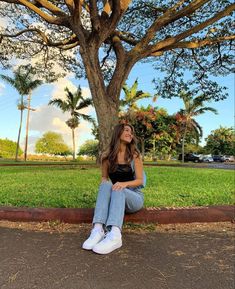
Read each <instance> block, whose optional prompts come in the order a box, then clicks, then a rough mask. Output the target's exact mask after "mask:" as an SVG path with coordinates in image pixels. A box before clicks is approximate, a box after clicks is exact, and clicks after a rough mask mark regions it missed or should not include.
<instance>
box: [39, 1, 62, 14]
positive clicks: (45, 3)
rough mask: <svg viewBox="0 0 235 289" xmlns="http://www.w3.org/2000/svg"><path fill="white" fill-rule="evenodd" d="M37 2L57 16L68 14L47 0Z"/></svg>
mask: <svg viewBox="0 0 235 289" xmlns="http://www.w3.org/2000/svg"><path fill="white" fill-rule="evenodd" d="M35 2H36V3H39V4H40V5H41V7H44V8H46V9H47V10H49V11H50V12H52V13H53V14H54V15H57V16H63V17H65V16H66V14H65V13H64V12H63V11H62V10H61V9H60V8H58V7H57V6H55V5H53V4H52V3H51V2H48V1H47V0H35Z"/></svg>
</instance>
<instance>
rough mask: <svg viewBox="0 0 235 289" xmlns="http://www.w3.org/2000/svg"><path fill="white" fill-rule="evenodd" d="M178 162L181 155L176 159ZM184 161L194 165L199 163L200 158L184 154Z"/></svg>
mask: <svg viewBox="0 0 235 289" xmlns="http://www.w3.org/2000/svg"><path fill="white" fill-rule="evenodd" d="M178 160H179V161H181V160H182V154H180V155H179V158H178ZM184 161H185V162H194V163H198V162H200V161H201V159H200V157H199V156H198V155H196V154H193V153H190V154H185V155H184Z"/></svg>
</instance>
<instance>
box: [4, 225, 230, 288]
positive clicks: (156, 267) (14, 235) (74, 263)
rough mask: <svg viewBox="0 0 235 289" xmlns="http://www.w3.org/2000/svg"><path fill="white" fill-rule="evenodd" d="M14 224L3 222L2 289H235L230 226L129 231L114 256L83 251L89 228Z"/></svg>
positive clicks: (86, 226)
mask: <svg viewBox="0 0 235 289" xmlns="http://www.w3.org/2000/svg"><path fill="white" fill-rule="evenodd" d="M9 224H12V223H9V222H6V223H4V222H0V288H1V289H33V288H35V289H80V288H81V289H120V288H123V289H234V253H235V252H234V230H233V229H234V228H233V226H232V225H231V224H229V223H220V224H216V225H215V226H213V225H211V224H210V225H206V226H204V227H203V225H196V224H190V225H180V226H179V227H177V226H174V227H169V226H168V227H167V226H165V227H164V226H163V227H158V226H157V227H156V228H154V229H153V228H151V226H150V228H148V229H147V230H146V229H140V230H139V229H138V228H139V227H137V229H135V228H134V229H131V230H128V229H124V230H123V247H122V248H121V249H119V250H117V251H114V252H113V253H111V254H109V255H98V254H95V253H93V252H92V251H85V250H82V249H81V244H82V242H83V241H84V240H85V238H86V237H87V235H88V233H89V230H90V226H89V225H78V224H77V225H69V226H72V227H63V228H62V229H61V227H58V228H59V229H58V228H57V227H56V228H54V227H51V224H49V225H50V226H49V228H46V229H45V227H43V226H41V225H40V223H35V224H34V223H31V224H28V225H24V224H23V225H22V223H18V224H17V223H14V225H13V226H12V225H9ZM71 228H72V229H71Z"/></svg>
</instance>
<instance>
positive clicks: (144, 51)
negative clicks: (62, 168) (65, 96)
mask: <svg viewBox="0 0 235 289" xmlns="http://www.w3.org/2000/svg"><path fill="white" fill-rule="evenodd" d="M0 5H1V7H0V8H1V10H0V13H1V14H2V16H3V17H5V19H6V20H7V21H8V22H9V23H8V25H6V28H5V29H2V32H1V35H0V41H1V51H0V55H1V62H2V64H3V65H7V64H8V63H9V62H8V60H9V59H11V58H12V55H16V56H17V57H19V56H20V57H21V58H22V59H26V58H28V59H31V58H32V57H35V56H36V57H37V59H38V62H37V68H38V69H40V68H41V73H46V76H47V77H48V76H51V77H55V71H52V70H51V67H52V66H53V61H56V62H57V63H59V64H61V65H63V67H64V68H66V67H67V69H69V70H70V71H71V70H73V71H76V72H77V75H78V76H81V75H83V71H82V70H81V69H82V68H83V67H84V68H85V74H86V77H87V79H88V82H89V87H90V90H91V94H92V98H93V101H94V105H95V109H96V113H97V119H98V124H99V132H100V133H99V139H100V145H101V149H103V148H104V146H106V145H107V144H108V143H109V140H110V136H111V131H112V128H113V126H114V125H115V124H116V123H117V122H118V110H119V101H120V92H121V89H122V86H123V84H124V83H125V81H126V79H127V77H128V75H129V73H130V71H131V69H132V68H133V66H134V65H135V64H136V63H137V62H139V61H142V60H145V59H147V58H148V59H149V60H151V61H153V62H154V65H155V67H156V68H157V69H158V70H161V71H165V72H166V73H167V76H169V77H170V76H173V75H176V76H179V75H180V73H181V72H180V71H181V70H184V69H190V70H191V71H194V72H195V74H194V75H196V76H197V77H198V79H199V81H201V80H202V79H203V78H204V77H205V76H206V73H207V71H210V73H212V74H215V75H218V74H226V73H228V72H229V71H230V66H231V57H232V56H231V55H232V54H231V50H232V40H234V38H235V36H234V35H233V33H232V24H231V22H232V12H233V11H234V9H235V4H233V3H232V1H231V0H218V1H212V0H191V1H190V0H188V1H185V0H183V1H181V0H170V1H160V0H156V1H153V0H133V1H131V0H64V1H62V0H59V1H54V0H34V1H29V0H28V1H27V0H0ZM25 15H27V17H25ZM68 50H70V51H69V52H70V53H68ZM43 62H44V63H45V66H44V68H42V65H43ZM78 68H79V69H78ZM48 71H50V73H49V72H48ZM197 71H200V72H199V73H197ZM169 77H168V78H166V81H165V83H167V80H169V79H170V78H169ZM203 84H204V83H201V85H203Z"/></svg>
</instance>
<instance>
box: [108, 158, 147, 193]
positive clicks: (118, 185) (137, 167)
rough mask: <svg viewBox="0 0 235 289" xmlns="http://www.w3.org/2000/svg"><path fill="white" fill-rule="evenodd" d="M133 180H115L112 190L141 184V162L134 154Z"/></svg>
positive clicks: (142, 180)
mask: <svg viewBox="0 0 235 289" xmlns="http://www.w3.org/2000/svg"><path fill="white" fill-rule="evenodd" d="M134 164H135V180H133V181H129V182H117V183H115V184H114V185H113V187H112V189H113V190H122V189H124V188H127V187H129V188H134V187H138V186H141V185H143V182H144V179H143V162H142V160H141V158H140V157H136V156H134Z"/></svg>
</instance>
